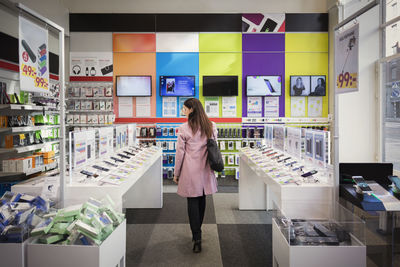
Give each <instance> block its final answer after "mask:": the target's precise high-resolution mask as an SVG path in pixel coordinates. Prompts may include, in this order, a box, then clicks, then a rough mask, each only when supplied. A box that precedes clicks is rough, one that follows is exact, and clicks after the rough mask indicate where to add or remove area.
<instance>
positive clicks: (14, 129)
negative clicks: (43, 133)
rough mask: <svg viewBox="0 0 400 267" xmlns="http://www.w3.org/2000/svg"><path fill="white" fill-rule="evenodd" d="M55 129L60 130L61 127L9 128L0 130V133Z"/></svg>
mask: <svg viewBox="0 0 400 267" xmlns="http://www.w3.org/2000/svg"><path fill="white" fill-rule="evenodd" d="M53 128H60V125H40V126H23V127H7V128H0V133H23V132H33V131H40V130H47V129H53Z"/></svg>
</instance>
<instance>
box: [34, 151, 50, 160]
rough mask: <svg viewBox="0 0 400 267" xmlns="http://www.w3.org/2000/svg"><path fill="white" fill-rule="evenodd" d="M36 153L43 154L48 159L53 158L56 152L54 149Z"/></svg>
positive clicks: (36, 153)
mask: <svg viewBox="0 0 400 267" xmlns="http://www.w3.org/2000/svg"><path fill="white" fill-rule="evenodd" d="M34 155H39V156H43V158H45V159H48V158H53V157H54V156H55V152H54V151H47V152H35V153H34Z"/></svg>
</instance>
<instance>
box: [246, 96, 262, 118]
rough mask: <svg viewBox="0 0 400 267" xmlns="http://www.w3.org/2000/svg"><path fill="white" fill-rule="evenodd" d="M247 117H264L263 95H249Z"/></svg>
mask: <svg viewBox="0 0 400 267" xmlns="http://www.w3.org/2000/svg"><path fill="white" fill-rule="evenodd" d="M247 117H262V97H261V96H250V97H247Z"/></svg>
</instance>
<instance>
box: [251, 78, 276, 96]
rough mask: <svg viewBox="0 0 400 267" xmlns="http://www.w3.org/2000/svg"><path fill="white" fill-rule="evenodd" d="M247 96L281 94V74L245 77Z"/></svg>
mask: <svg viewBox="0 0 400 267" xmlns="http://www.w3.org/2000/svg"><path fill="white" fill-rule="evenodd" d="M246 94H247V96H281V95H282V77H281V76H253V75H249V76H247V77H246Z"/></svg>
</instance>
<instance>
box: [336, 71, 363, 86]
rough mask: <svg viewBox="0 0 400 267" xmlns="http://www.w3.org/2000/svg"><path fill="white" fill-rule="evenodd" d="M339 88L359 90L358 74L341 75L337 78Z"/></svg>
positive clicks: (346, 73)
mask: <svg viewBox="0 0 400 267" xmlns="http://www.w3.org/2000/svg"><path fill="white" fill-rule="evenodd" d="M336 85H337V88H340V89H342V88H357V87H358V79H357V73H349V72H345V73H341V74H339V76H338V77H337V78H336Z"/></svg>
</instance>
